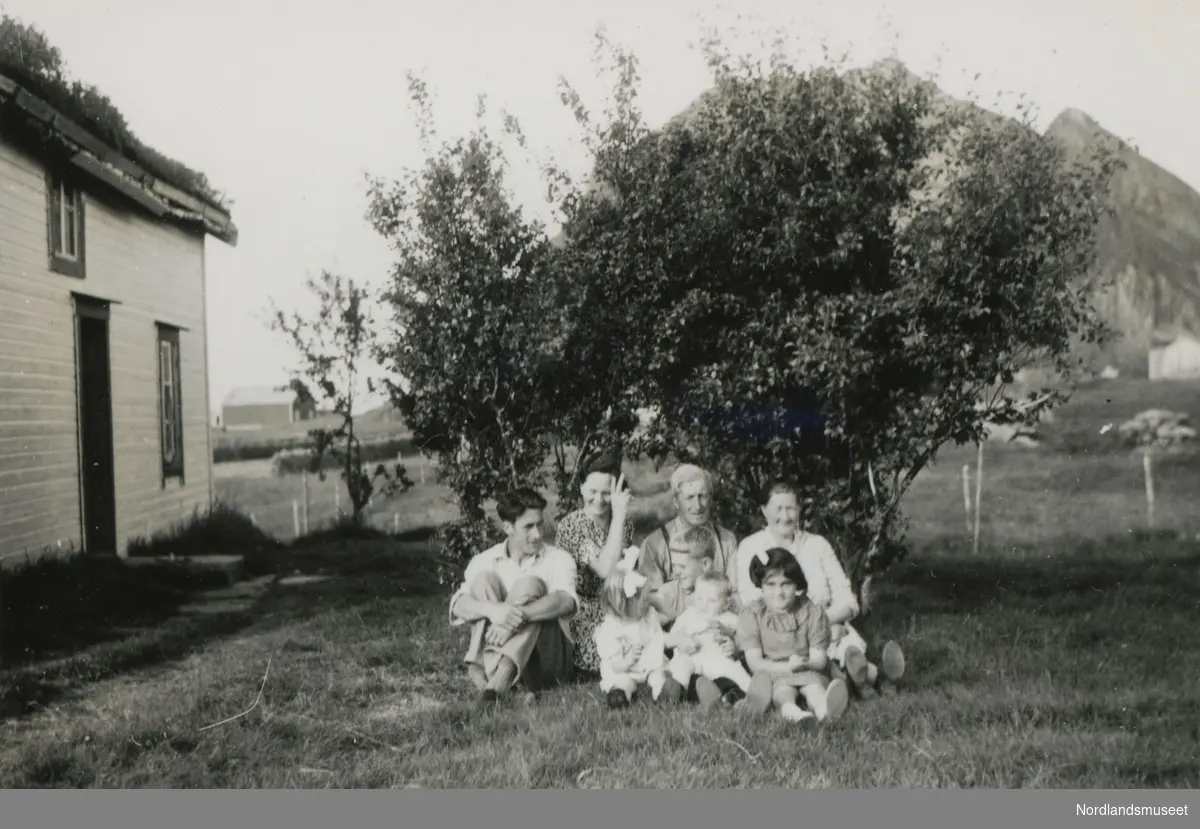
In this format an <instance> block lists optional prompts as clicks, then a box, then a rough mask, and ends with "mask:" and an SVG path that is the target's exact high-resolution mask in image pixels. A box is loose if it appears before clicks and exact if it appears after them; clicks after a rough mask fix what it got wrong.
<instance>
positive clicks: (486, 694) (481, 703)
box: [475, 688, 500, 711]
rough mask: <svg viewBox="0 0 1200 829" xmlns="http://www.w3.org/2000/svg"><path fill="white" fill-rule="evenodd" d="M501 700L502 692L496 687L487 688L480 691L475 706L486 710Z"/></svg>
mask: <svg viewBox="0 0 1200 829" xmlns="http://www.w3.org/2000/svg"><path fill="white" fill-rule="evenodd" d="M499 701H500V694H499V693H498V692H497V691H496V690H495V689H494V688H485V689H483V690H482V691H480V692H479V697H478V698H477V699H476V701H475V707H476V708H479V709H480V710H483V711H486V710H487V709H489V708H492V707H493V706H494V705H496V703H498V702H499Z"/></svg>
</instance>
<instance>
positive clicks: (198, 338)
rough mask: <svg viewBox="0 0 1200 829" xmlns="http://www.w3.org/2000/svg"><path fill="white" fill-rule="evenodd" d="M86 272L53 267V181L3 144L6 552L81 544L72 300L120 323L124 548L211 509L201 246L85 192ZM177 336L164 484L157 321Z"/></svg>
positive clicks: (118, 455) (0, 546)
mask: <svg viewBox="0 0 1200 829" xmlns="http://www.w3.org/2000/svg"><path fill="white" fill-rule="evenodd" d="M85 199H86V206H85V211H84V234H85V250H86V257H87V258H86V275H85V278H84V279H75V278H72V277H67V276H63V275H60V274H57V273H54V272H52V271H51V270H50V268H49V258H48V251H47V227H46V178H45V173H44V166H43V164H42V163H41V162H40V161H39V160H38V159H37V158H36V157H34V156H33V155H31V154H29V153H27V152H26V151H24V150H23V149H21V148H18V147H16V146H14V145H12V144H11V143H9V142H8V141H7V140H5V139H3V138H0V555H6V556H10V557H11V556H12V555H13V554H17V555H20V554H22V553H24V552H26V551H27V552H28V554H29V555H30V557H31V558H32V557H34V556H36V555H38V554H40V553H41V552H43V551H44V550H46V549H47V548H49V549H51V550H58V549H60V548H61V549H64V550H69V549H71V548H74V549H76V550H78V549H80V548H81V547H82V541H81V519H80V483H79V478H80V469H79V445H78V428H79V424H78V410H77V402H76V400H77V397H76V395H77V392H76V368H75V316H74V313H75V312H74V303H73V299H72V292H78V293H80V294H85V295H88V296H93V297H96V298H98V299H105V300H110V301H112V302H113V304H112V306H111V308H110V319H109V351H110V370H111V381H112V407H113V449H114V456H115V457H114V462H115V471H114V478H115V486H116V513H117V547H118V551H119V552H121V553H122V554H123V553H124V552H125V549H126V546H127V544H128V543H129V541H130V540H131V539H132V538H134V537H136V536H145V535H148V534H152V533H154V532H157V531H160V530H163V529H167V528H169V527H170V526H171V525H172V524H173V523H175V522H177V521H179V520H181V519H183V518H185V517H187V516H188V515H190V514H191V513H192V512H193V510H195V509H197V508H205V507H207V505H208V504H209V503H210V494H211V474H210V470H211V450H210V445H209V433H208V416H207V408H208V403H207V400H208V382H207V360H206V353H207V342H206V330H205V308H204V238H203V236H202V235H200V234H199V233H194V234H193V233H188V232H186V231H184V230H181V229H178V228H175V227H172V226H169V225H166V224H162V223H159V222H156V221H155V220H153V219H152V218H149V217H148V216H145V215H144V214H142V213H140V212H136V213H135V212H134V210H132V209H127V208H125V207H124V206H123V205H120V204H118V203H116V202H114V201H111V200H109V199H107V198H104V197H99V196H97V195H96V194H94V192H92V191H88V192H87V194H86V196H85ZM158 322H162V323H167V324H170V325H175V326H179V327H180V328H182V329H184V330H181V331H180V336H179V339H180V364H181V365H180V368H181V380H182V396H183V437H184V464H185V467H184V473H185V478H184V483H183V484H180V482H179V481H177V480H176V481H168V482H167V484H166V486H165V487H164V486H163V482H162V475H161V460H160V445H159V419H158V363H157V355H158V350H157V329H156V323H158Z"/></svg>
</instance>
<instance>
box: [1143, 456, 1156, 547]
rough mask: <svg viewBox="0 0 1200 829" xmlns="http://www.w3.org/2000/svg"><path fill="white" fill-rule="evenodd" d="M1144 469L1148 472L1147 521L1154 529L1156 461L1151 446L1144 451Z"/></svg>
mask: <svg viewBox="0 0 1200 829" xmlns="http://www.w3.org/2000/svg"><path fill="white" fill-rule="evenodd" d="M1142 470H1143V471H1144V472H1145V474H1146V523H1147V524H1149V525H1150V529H1154V463H1153V461H1152V460H1151V456H1150V447H1149V446H1147V447H1146V449H1145V451H1143V452H1142Z"/></svg>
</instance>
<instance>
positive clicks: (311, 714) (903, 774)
mask: <svg viewBox="0 0 1200 829" xmlns="http://www.w3.org/2000/svg"><path fill="white" fill-rule="evenodd" d="M426 549H427V548H426V545H423V544H420V543H408V544H397V543H396V542H394V541H391V540H385V541H381V542H359V543H357V544H354V545H346V546H344V547H341V548H338V547H337V545H329V546H326V547H323V548H320V549H313V550H310V551H308V552H304V551H299V552H297V553H295V554H294V556H293V560H292V562H290V563H291V564H294V565H295V569H300V570H302V571H316V570H318V569H323V570H325V571H326V574H327V575H329V576H331V578H330V579H329V580H327V581H322V582H312V583H308V584H300V585H291V586H285V585H282V584H277V585H276V586H275V587H274V588H273V589H272V590H271V591H270V592H269V593H268V594H267V595H266V596H265V597H264V599H263V600H262V601H261V604H260V605H259V606H258V607H257V608H256V609H255V610H254V612H253V614H252V618H251V619H249V620H245V622H244V624H242V625H241V626H239V627H238V628H237V629H236V631H234V632H228V631H227V632H225V633H224V634H223V635H218V636H213V637H210V638H209V639H208V640H207V641H206V642H203V643H200V642H197V643H195V644H194V647H195V650H194V651H192V652H190V653H186V654H183V655H179V658H172V659H170V660H169V661H167V662H164V663H163V664H160V665H158V666H156V667H154V668H153V669H152V670H150V672H148V673H147V672H139V673H135V674H131V675H118V676H115V677H113V678H110V679H108V680H106V681H103V682H98V683H96V684H94V685H92V686H91V687H90V688H88V689H87V691H86V692H85V693H81V694H79V695H78V696H77V697H74V698H70V697H68V698H65V699H63V700H60V701H58V702H56V703H52V704H50V705H48V706H47V707H45V708H44V709H43V710H41V711H40V712H39V713H36V714H34V715H32V716H28V717H24V718H20V719H11V720H9V721H8V722H7V723H5V724H4V725H3V726H0V727H3V729H4V735H3V741H2V743H0V785H3V786H4V787H29V786H98V787H223V788H224V787H294V786H303V787H324V786H329V787H390V786H422V787H546V786H549V787H576V786H589V787H597V786H598V787H605V786H648V787H728V786H735V787H737V786H744V787H754V786H784V787H813V786H835V787H910V786H916V787H947V786H949V787H956V786H985V787H1019V786H1033V787H1037V786H1041V787H1083V788H1090V787H1112V788H1120V787H1142V786H1148V787H1191V786H1195V785H1197V784H1198V783H1200V773H1198V768H1200V767H1198V762H1200V757H1198V751H1200V695H1198V694H1197V693H1196V691H1195V682H1196V677H1197V676H1200V609H1198V606H1197V601H1196V595H1197V593H1196V590H1197V586H1198V583H1197V582H1198V580H1197V568H1198V567H1200V548H1198V547H1197V546H1196V545H1181V544H1179V543H1177V542H1162V541H1160V542H1153V543H1143V544H1136V545H1130V544H1124V545H1121V544H1112V545H1083V546H1081V547H1080V549H1077V550H1074V551H1070V552H1069V553H1068V552H1064V553H1062V554H1060V556H1059V557H1058V558H1057V560H1056V561H1055V563H1054V565H1053V566H1052V567H1047V566H1045V565H1043V564H1040V563H1029V562H1020V561H1014V560H1011V559H1004V558H989V559H987V560H980V561H966V560H964V559H962V558H961V557H955V556H952V555H949V554H947V553H945V552H943V553H941V554H937V555H930V556H928V557H922V558H923V559H924V560H921V561H919V562H918V561H913V562H910V563H907V564H906V565H903V566H902V567H901V568H899V569H898V570H897V571H895V572H894V573H893V574H892V575H891V576H890V577H889V578H888V580H887V583H886V584H885V586H884V587H883V589H882V591H881V594H880V596H879V602H878V605H879V611H878V613H877V614H876V616H875V617H874V618H872V619H871V620H870V622H869V624H868V625H867V632H868V636H869V638H870V637H871V635H872V634H875V635H877V634H878V633H880V632H885V633H887V634H888V635H895V636H897V637H898V638H900V639H901V640H902V641H903V642H904V644H905V647H906V649H907V651H908V654H909V656H910V662H911V665H912V676H911V681H910V682H909V683H908V685H907V688H906V689H905V691H904V693H902V694H901V695H898V696H895V697H890V698H885V699H882V700H877V701H874V702H871V703H869V704H860V705H857V706H853V707H852V708H851V711H850V712H849V713H848V715H847V717H846V718H845V719H844V720H842V721H841V722H839V723H837V724H834V725H833V726H831V727H828V728H826V729H824V730H817V731H801V730H798V729H797V727H795V726H789V725H787V724H785V723H783V722H781V721H779V720H777V719H771V718H767V719H764V720H762V721H756V722H743V721H739V720H737V719H736V718H734V717H732V716H729V715H723V714H718V715H712V716H708V717H705V716H702V715H700V714H699V713H698V711H697V710H696V709H694V708H683V709H674V710H664V709H656V708H653V707H649V706H647V707H635V708H634V709H631V710H629V711H626V712H620V713H610V712H608V711H607V710H605V709H604V707H603V706H602V704H601V703H600V700H599V694H598V692H597V690H596V689H595V688H594V687H584V686H578V687H572V688H568V689H565V690H562V691H560V692H555V693H550V694H547V695H546V696H545V697H544V698H543V699H542V700H541V701H539V702H537V703H535V704H534V706H533V707H530V708H523V707H515V708H511V709H510V710H508V711H505V712H502V713H477V712H476V711H474V710H473V708H472V707H471V704H470V701H471V695H470V692H469V690H468V687H467V683H466V682H465V678H464V677H463V676H462V674H461V673H460V672H459V670H458V667H457V665H456V664H454V663H455V662H456V661H457V656H458V655H459V654H460V653H461V650H462V648H463V645H464V637H463V635H462V634H461V633H460V632H458V631H452V630H451V629H450V628H449V627H448V625H447V624H446V603H445V602H446V595H445V593H444V591H439V589H438V588H436V587H435V586H433V585H432V584H431V579H430V574H431V570H430V567H429V563H428V555H427V553H426ZM268 663H269V665H270V667H269V671H268V669H267V666H268ZM264 677H265V682H264ZM260 690H261V697H260V696H259V693H260ZM256 700H257V705H256V706H254V707H253V709H252V710H250V711H249V713H246V714H245V715H244V716H241V717H237V715H238V714H239V713H241V712H244V711H246V710H247V709H250V708H251V706H252V704H254V703H255V702H256ZM235 717H236V718H235ZM231 718H235V719H231ZM223 720H229V721H228V722H225V723H224V724H221V725H214V724H216V723H220V722H222V721H223ZM209 726H212V727H209ZM581 735H586V736H581Z"/></svg>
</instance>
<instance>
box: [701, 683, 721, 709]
mask: <svg viewBox="0 0 1200 829" xmlns="http://www.w3.org/2000/svg"><path fill="white" fill-rule="evenodd" d="M696 696H697V697H699V698H700V710H701V711H711V710H712V708H713V706H714V705H716V704H717V703H719V702H720V701H721V689H720V688H718V687H717V683H715V682H713V681H712V680H711V679H709V678H708V677H706V676H702V677H698V678H697V679H696Z"/></svg>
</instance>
